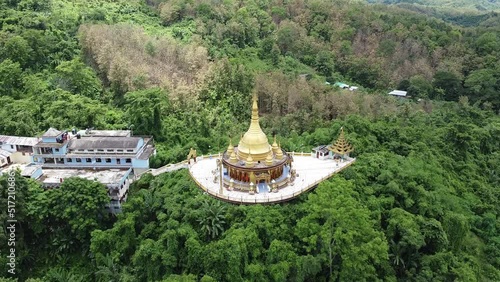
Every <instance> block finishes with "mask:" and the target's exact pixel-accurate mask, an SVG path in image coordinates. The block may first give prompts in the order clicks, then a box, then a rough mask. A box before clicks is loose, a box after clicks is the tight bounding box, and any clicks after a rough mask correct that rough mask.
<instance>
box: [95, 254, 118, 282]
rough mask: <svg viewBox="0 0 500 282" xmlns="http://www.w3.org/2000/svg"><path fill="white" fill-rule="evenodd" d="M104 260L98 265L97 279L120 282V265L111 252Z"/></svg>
mask: <svg viewBox="0 0 500 282" xmlns="http://www.w3.org/2000/svg"><path fill="white" fill-rule="evenodd" d="M102 262H103V264H102V265H98V266H97V271H96V272H95V275H96V277H97V279H98V280H99V281H106V282H115V281H116V282H119V281H120V279H121V274H120V268H121V267H120V265H118V264H116V263H115V262H114V261H113V258H112V257H111V255H109V254H106V256H105V257H104V259H103V261H102Z"/></svg>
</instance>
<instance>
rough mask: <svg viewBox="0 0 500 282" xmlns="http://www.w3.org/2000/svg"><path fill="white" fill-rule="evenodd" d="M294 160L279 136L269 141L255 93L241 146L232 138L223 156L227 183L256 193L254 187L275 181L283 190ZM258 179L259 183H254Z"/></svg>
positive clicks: (226, 184) (277, 186) (274, 183)
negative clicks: (260, 121) (277, 138)
mask: <svg viewBox="0 0 500 282" xmlns="http://www.w3.org/2000/svg"><path fill="white" fill-rule="evenodd" d="M291 160H292V158H290V157H289V156H288V154H287V153H286V152H284V151H283V149H281V146H279V145H278V144H277V142H276V137H275V138H274V143H273V145H272V146H271V145H269V140H268V138H267V136H266V134H265V133H264V132H263V131H262V129H261V127H260V124H259V107H258V104H257V97H256V96H255V95H254V96H253V101H252V118H251V120H250V127H249V128H248V130H247V132H246V133H245V134H244V135H243V136H242V137H241V140H240V142H239V143H238V146H235V147H233V145H232V144H231V141H229V146H228V148H227V150H226V151H225V152H224V154H223V156H222V164H223V167H224V179H223V182H224V186H226V187H227V188H229V189H236V190H243V191H250V192H253V191H252V190H251V189H253V187H255V186H258V185H259V184H265V185H266V186H267V185H268V184H269V185H270V184H271V183H272V184H273V187H275V188H276V189H279V187H280V185H279V184H280V183H281V184H283V185H282V186H284V185H286V182H287V181H288V179H289V178H288V176H289V174H290V170H291ZM254 181H255V182H256V183H253V182H254ZM272 181H274V182H272ZM251 183H252V184H251ZM276 189H275V190H276Z"/></svg>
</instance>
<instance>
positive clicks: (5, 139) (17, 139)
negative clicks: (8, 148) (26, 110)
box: [0, 135, 40, 146]
mask: <svg viewBox="0 0 500 282" xmlns="http://www.w3.org/2000/svg"><path fill="white" fill-rule="evenodd" d="M0 142H2V143H4V144H9V145H20V146H35V145H36V143H38V142H40V138H36V137H21V136H8V135H0Z"/></svg>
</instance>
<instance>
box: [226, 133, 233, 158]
mask: <svg viewBox="0 0 500 282" xmlns="http://www.w3.org/2000/svg"><path fill="white" fill-rule="evenodd" d="M233 151H234V146H233V140H232V139H231V137H229V146H227V154H228V155H231V154H232V153H233Z"/></svg>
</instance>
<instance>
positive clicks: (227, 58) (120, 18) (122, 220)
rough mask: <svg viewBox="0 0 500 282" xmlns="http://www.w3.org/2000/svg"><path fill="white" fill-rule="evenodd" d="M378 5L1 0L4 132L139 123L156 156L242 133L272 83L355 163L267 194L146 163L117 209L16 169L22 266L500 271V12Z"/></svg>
mask: <svg viewBox="0 0 500 282" xmlns="http://www.w3.org/2000/svg"><path fill="white" fill-rule="evenodd" d="M361 2H362V1H324V0H293V1H265V0H263V1H231V0H228V1H220V2H219V1H216V2H213V1H204V0H193V1H187V0H170V1H160V0H147V1H142V0H133V1H130V0H129V1H125V0H114V1H112V0H94V1H84V0H73V1H69V0H51V1H43V0H0V13H1V16H0V27H1V30H0V105H1V106H0V134H6V135H21V136H36V135H39V134H40V133H42V132H44V131H45V130H46V129H47V128H48V127H56V128H59V129H71V128H74V127H76V128H86V127H95V128H100V129H125V128H127V129H132V130H133V131H134V133H135V134H148V135H153V136H154V138H155V141H156V146H157V149H158V155H157V156H156V157H154V158H153V159H152V160H151V165H152V166H153V167H159V166H161V165H164V164H167V163H170V162H177V161H180V160H183V159H184V158H185V157H186V155H187V153H188V151H189V148H190V147H195V148H197V149H198V150H199V151H200V152H201V153H208V152H217V151H220V150H222V149H223V148H225V147H227V141H228V137H229V136H240V134H241V133H243V132H244V131H245V130H246V128H247V126H248V124H247V123H248V118H249V117H250V110H249V105H250V100H251V93H254V92H255V93H257V94H258V96H259V104H260V105H259V106H260V107H259V108H260V114H261V116H262V119H261V125H262V127H263V129H264V130H265V131H266V133H267V134H268V135H269V136H271V135H272V134H277V135H278V136H279V138H280V140H281V144H282V146H283V148H285V149H287V150H290V151H307V150H309V149H311V148H312V147H313V146H317V145H320V144H327V143H329V142H332V140H333V139H334V138H335V137H336V136H337V134H338V132H339V129H340V127H341V126H344V128H345V129H346V132H347V138H348V140H349V141H350V142H351V143H352V144H353V145H354V147H355V152H354V156H355V157H356V158H357V161H356V163H355V164H354V165H353V166H352V167H350V168H348V169H347V170H345V171H343V172H342V173H341V174H339V175H338V176H336V177H334V178H332V179H330V180H328V181H326V182H324V183H322V184H320V185H319V187H318V188H317V189H315V190H314V191H313V192H310V193H308V194H305V195H302V196H301V197H300V198H298V199H295V200H293V201H291V202H288V203H284V204H276V205H265V206H261V205H255V206H237V205H231V204H226V203H222V202H219V201H217V200H215V199H212V198H210V197H209V196H207V195H204V194H203V193H202V192H201V190H200V189H198V188H197V187H196V186H195V184H194V182H193V181H191V180H190V178H189V176H188V173H187V171H179V172H175V173H168V174H163V175H161V176H157V177H153V176H151V175H146V176H144V177H142V178H141V179H140V180H139V181H137V182H135V183H134V184H133V187H132V191H131V195H130V197H129V200H128V202H127V203H126V204H125V206H124V212H123V213H122V214H120V215H118V216H117V217H111V216H109V215H107V214H105V213H103V211H102V208H101V207H102V205H103V203H105V202H107V201H108V196H107V195H106V193H105V192H104V191H105V190H104V189H103V186H101V185H100V184H97V183H93V182H89V181H85V180H81V179H73V180H71V181H66V182H64V185H62V186H61V188H60V189H54V190H43V189H42V188H41V187H40V186H39V185H38V184H37V183H36V182H33V181H31V180H29V179H24V178H21V177H20V176H19V175H18V176H17V186H18V188H17V189H18V190H17V191H18V192H17V195H16V196H17V206H18V210H17V219H18V220H19V224H18V226H19V228H18V230H17V232H18V237H17V238H18V245H17V250H18V263H19V265H18V270H19V273H18V275H17V276H16V277H17V278H19V281H31V282H34V281H49V282H50V281H382V280H383V281H500V259H499V258H500V232H499V230H500V220H499V216H500V202H499V201H500V200H499V199H500V190H499V187H500V171H499V168H500V152H499V148H500V117H499V116H498V113H499V110H500V95H499V91H500V62H499V60H500V59H499V58H500V54H499V52H500V38H499V34H500V33H499V31H500V24H499V21H498V17H496V18H495V16H492V17H491V19H486V18H485V19H481V20H478V22H477V23H474V24H463V23H462V24H460V25H454V24H452V23H453V22H455V21H445V20H446V19H445V20H443V17H436V15H432V17H429V14H428V13H421V12H419V11H418V10H415V9H413V10H412V9H407V8H405V7H401V6H383V5H378V4H377V5H372V4H370V5H368V4H364V3H361ZM438 18H441V19H438ZM467 19H469V20H470V18H467ZM450 22H452V23H450ZM337 81H342V82H346V83H348V84H352V85H357V86H360V89H359V91H348V90H342V89H338V88H336V87H332V86H330V85H327V84H325V82H330V83H331V84H332V85H333V83H334V82H337ZM395 88H398V89H401V90H407V91H408V92H409V94H410V95H411V96H412V99H408V100H404V101H402V100H396V99H393V98H391V97H388V95H387V92H388V91H390V90H392V89H395ZM0 195H1V197H0V203H1V204H0V207H1V208H2V209H4V207H6V206H7V204H6V201H7V196H6V195H7V178H6V177H0ZM5 220H6V214H5V213H4V211H2V213H1V215H0V222H2V224H4V222H5ZM3 229H4V228H3ZM6 236H7V233H3V232H2V233H0V241H1V242H7V237H6ZM7 252H8V249H7V246H6V245H5V244H3V243H1V244H0V277H1V276H4V277H5V278H0V281H11V279H10V278H12V277H11V276H9V274H8V273H7V266H6V262H7V259H6V256H7V255H6V254H7Z"/></svg>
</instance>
